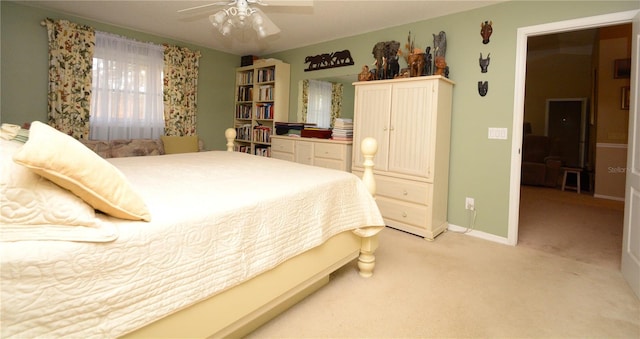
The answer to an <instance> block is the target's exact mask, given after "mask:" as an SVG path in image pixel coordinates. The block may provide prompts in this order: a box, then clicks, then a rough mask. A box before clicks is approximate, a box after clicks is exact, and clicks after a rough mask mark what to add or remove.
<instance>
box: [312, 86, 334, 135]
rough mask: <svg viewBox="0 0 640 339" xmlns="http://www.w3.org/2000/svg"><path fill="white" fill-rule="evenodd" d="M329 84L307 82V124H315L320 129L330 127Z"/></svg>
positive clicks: (330, 94)
mask: <svg viewBox="0 0 640 339" xmlns="http://www.w3.org/2000/svg"><path fill="white" fill-rule="evenodd" d="M331 97H332V92H331V83H330V82H327V81H320V80H309V99H308V100H309V102H308V106H307V121H306V122H307V123H315V124H317V126H318V127H320V128H330V127H331Z"/></svg>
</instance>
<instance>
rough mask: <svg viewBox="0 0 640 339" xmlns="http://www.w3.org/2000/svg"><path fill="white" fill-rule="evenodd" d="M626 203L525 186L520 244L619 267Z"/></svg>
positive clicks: (579, 259) (522, 199) (520, 224)
mask: <svg viewBox="0 0 640 339" xmlns="http://www.w3.org/2000/svg"><path fill="white" fill-rule="evenodd" d="M623 218H624V202H622V201H615V200H607V199H598V198H594V197H593V196H591V194H590V193H588V192H584V193H582V194H577V193H576V192H575V191H564V192H563V191H561V190H560V189H553V188H544V187H533V186H522V187H521V190H520V220H519V224H518V246H524V247H528V248H534V249H539V250H542V251H545V252H547V253H551V254H556V255H559V256H562V257H566V258H571V259H575V260H578V261H582V262H586V263H592V264H596V265H602V266H606V267H609V268H611V269H619V268H620V258H621V257H620V256H621V253H622V226H623Z"/></svg>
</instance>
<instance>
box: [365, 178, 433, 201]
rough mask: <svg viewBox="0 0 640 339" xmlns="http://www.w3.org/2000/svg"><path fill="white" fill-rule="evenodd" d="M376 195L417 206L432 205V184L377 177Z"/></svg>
mask: <svg viewBox="0 0 640 339" xmlns="http://www.w3.org/2000/svg"><path fill="white" fill-rule="evenodd" d="M375 179H376V186H377V190H376V195H383V196H385V197H389V198H393V199H400V200H404V201H408V202H413V203H416V204H422V205H428V204H431V196H432V193H431V192H432V187H433V186H432V184H429V183H426V182H420V181H412V180H404V179H397V178H390V177H385V176H380V175H378V176H375Z"/></svg>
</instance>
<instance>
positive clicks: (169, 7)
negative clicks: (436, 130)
mask: <svg viewBox="0 0 640 339" xmlns="http://www.w3.org/2000/svg"><path fill="white" fill-rule="evenodd" d="M220 1H224V2H227V0H210V1H191V0H166V1H158V0H138V1H122V0H117V1H101V0H75V1H60V0H53V1H52V0H45V1H32V0H21V1H17V2H19V3H22V4H25V5H29V6H34V7H40V8H46V9H50V10H54V11H58V12H62V13H66V14H70V15H73V16H77V17H82V18H86V19H90V20H92V21H97V22H102V23H107V24H111V25H114V26H120V27H124V28H128V29H132V30H136V31H140V32H145V33H150V34H153V35H159V36H163V37H168V38H171V39H174V40H178V41H183V42H187V43H191V44H195V45H198V46H203V47H208V48H212V49H215V50H220V51H225V52H228V53H231V54H234V55H265V54H270V53H274V52H279V51H283V50H288V49H292V48H297V47H303V46H308V45H312V44H316V43H321V42H325V41H330V40H334V39H337V38H341V37H348V36H353V35H358V34H362V33H366V32H370V31H375V30H380V29H384V28H388V27H393V26H398V25H402V24H407V23H412V22H417V21H422V20H426V19H429V18H434V17H438V16H442V15H447V14H451V13H456V12H462V11H467V10H470V9H474V8H479V7H483V6H488V5H492V4H495V3H498V2H501V1H504V0H496V1H489V0H486V1H460V0H449V1H431V0H413V1H383V0H350V1H339V0H315V1H313V6H267V7H260V9H262V10H263V11H264V12H265V13H266V14H267V15H268V16H269V18H270V19H271V20H272V21H273V22H274V23H275V24H276V25H277V26H278V27H280V29H281V30H282V32H281V33H280V34H278V35H277V36H271V37H268V38H266V39H263V40H257V39H256V36H255V33H254V32H253V31H252V30H248V31H245V34H242V33H240V34H232V37H231V38H224V37H222V35H221V34H220V33H219V32H218V31H217V30H216V29H215V28H214V27H213V26H212V25H211V23H210V22H209V20H208V16H209V15H211V14H213V13H215V12H216V11H217V10H219V9H220V8H221V7H223V6H211V7H207V8H206V9H203V10H194V11H189V12H188V13H187V14H184V13H178V10H180V9H186V8H191V7H195V6H201V5H204V4H211V3H216V2H220ZM263 1H264V2H266V3H267V4H268V3H269V1H270V0H263ZM287 1H294V2H295V0H280V1H278V3H283V2H285V3H286V2H287ZM298 2H299V1H298Z"/></svg>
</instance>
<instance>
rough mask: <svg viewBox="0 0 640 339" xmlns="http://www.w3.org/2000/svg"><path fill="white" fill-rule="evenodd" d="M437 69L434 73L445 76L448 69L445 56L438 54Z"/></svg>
mask: <svg viewBox="0 0 640 339" xmlns="http://www.w3.org/2000/svg"><path fill="white" fill-rule="evenodd" d="M435 66H436V70H435V72H433V75H442V76H445V71H446V69H447V62H446V61H445V59H444V57H443V56H437V57H436V61H435Z"/></svg>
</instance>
